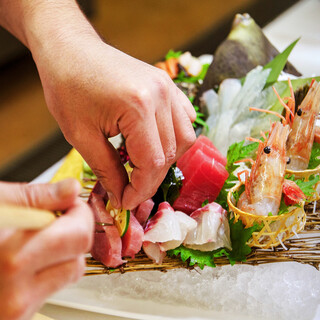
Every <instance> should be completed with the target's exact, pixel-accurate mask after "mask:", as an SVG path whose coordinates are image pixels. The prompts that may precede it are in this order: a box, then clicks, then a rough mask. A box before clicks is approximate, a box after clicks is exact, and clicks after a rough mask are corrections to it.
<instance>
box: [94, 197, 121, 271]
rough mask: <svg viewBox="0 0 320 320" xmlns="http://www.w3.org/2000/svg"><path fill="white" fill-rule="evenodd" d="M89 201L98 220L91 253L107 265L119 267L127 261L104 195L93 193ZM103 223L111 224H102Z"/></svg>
mask: <svg viewBox="0 0 320 320" xmlns="http://www.w3.org/2000/svg"><path fill="white" fill-rule="evenodd" d="M88 203H89V205H90V207H91V208H92V211H93V214H94V217H95V221H96V231H95V234H94V240H93V246H92V248H91V255H92V257H93V258H94V259H95V260H98V261H100V262H101V263H103V264H104V265H105V266H107V267H111V268H115V267H118V266H119V265H121V264H123V263H125V262H126V261H124V260H122V257H121V251H122V243H121V238H120V235H119V232H118V229H117V228H116V226H115V225H113V218H112V217H111V215H110V214H109V212H107V210H106V207H105V206H106V204H105V200H104V198H103V196H102V195H99V194H97V193H91V195H90V197H89V200H88ZM99 223H100V225H99ZM101 223H106V224H110V225H108V226H102V225H101Z"/></svg>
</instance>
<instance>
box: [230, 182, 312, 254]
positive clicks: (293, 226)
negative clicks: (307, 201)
mask: <svg viewBox="0 0 320 320" xmlns="http://www.w3.org/2000/svg"><path fill="white" fill-rule="evenodd" d="M242 185H243V184H242V183H239V184H237V185H235V186H234V187H233V188H231V189H230V191H229V192H228V198H227V201H228V205H229V209H230V211H231V212H233V214H234V217H235V222H237V221H238V220H239V219H240V220H241V221H242V223H243V224H244V225H245V226H246V227H247V228H249V227H252V226H253V225H254V224H256V223H257V224H259V225H260V226H261V228H260V229H259V230H258V231H254V232H253V233H252V237H251V238H250V239H249V241H248V245H249V246H250V247H257V248H262V249H268V248H272V247H276V246H278V245H280V244H283V241H285V240H286V239H289V238H291V237H293V236H294V235H296V234H297V233H298V232H299V231H301V230H302V229H303V228H304V225H305V223H306V213H305V211H304V202H301V203H300V207H290V208H289V212H288V213H285V214H281V215H277V216H260V215H255V214H251V213H248V212H245V211H242V210H240V209H239V208H237V207H236V203H235V199H234V197H233V193H234V192H235V191H237V190H239V188H240V187H241V186H242Z"/></svg>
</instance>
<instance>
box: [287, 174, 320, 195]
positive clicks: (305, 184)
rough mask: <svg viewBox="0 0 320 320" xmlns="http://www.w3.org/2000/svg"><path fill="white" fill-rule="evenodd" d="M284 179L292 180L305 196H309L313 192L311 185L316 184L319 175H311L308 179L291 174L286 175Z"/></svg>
mask: <svg viewBox="0 0 320 320" xmlns="http://www.w3.org/2000/svg"><path fill="white" fill-rule="evenodd" d="M286 179H288V180H292V181H294V182H295V183H296V184H297V185H298V187H299V188H300V189H301V191H302V192H303V193H304V194H305V195H306V196H311V195H312V194H313V193H314V188H313V187H314V186H315V185H316V184H317V182H318V181H319V179H320V177H319V175H311V176H310V177H309V178H308V181H306V180H305V179H295V178H294V177H293V176H291V177H287V176H286Z"/></svg>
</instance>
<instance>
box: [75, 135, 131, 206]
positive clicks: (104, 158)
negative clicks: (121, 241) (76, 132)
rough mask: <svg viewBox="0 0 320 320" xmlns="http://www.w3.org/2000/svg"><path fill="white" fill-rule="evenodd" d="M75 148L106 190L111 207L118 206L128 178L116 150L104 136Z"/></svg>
mask: <svg viewBox="0 0 320 320" xmlns="http://www.w3.org/2000/svg"><path fill="white" fill-rule="evenodd" d="M82 146H83V148H82ZM75 148H76V149H77V150H78V151H79V152H80V154H81V155H82V156H83V158H84V159H85V160H86V162H87V163H88V165H89V166H90V168H91V169H92V171H93V172H94V173H95V175H96V176H97V178H98V180H99V181H100V182H101V184H102V186H103V187H104V189H105V190H106V191H107V193H108V196H109V199H110V201H111V204H112V205H113V207H115V208H120V207H121V199H122V194H123V190H124V188H125V186H126V185H127V184H128V183H129V180H128V174H127V172H126V170H125V168H124V166H123V164H122V163H121V160H120V156H119V154H118V152H117V150H116V149H115V148H114V147H113V145H112V144H111V143H110V142H109V141H108V139H107V138H105V137H104V136H102V137H100V138H98V139H92V140H91V141H90V143H86V144H85V146H84V145H83V144H82V145H80V146H79V148H77V146H75Z"/></svg>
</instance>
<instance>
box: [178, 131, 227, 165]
mask: <svg viewBox="0 0 320 320" xmlns="http://www.w3.org/2000/svg"><path fill="white" fill-rule="evenodd" d="M198 149H200V150H202V151H203V152H204V153H205V154H207V155H208V156H210V158H213V159H215V160H217V161H218V162H220V163H221V164H222V165H224V166H225V165H226V164H227V158H226V157H225V156H224V155H222V153H221V152H220V151H219V150H218V149H217V148H216V147H215V146H214V144H213V143H212V142H211V140H210V139H209V138H208V137H206V136H203V135H200V136H199V137H198V138H197V140H196V142H195V143H194V145H193V146H192V147H191V148H190V149H189V150H188V151H187V152H185V153H184V154H183V156H182V157H181V158H180V159H179V160H178V162H177V167H178V168H179V169H180V170H183V168H184V167H185V166H186V165H187V164H188V162H189V160H190V158H191V157H192V156H193V155H194V153H195V152H196V151H197V150H198Z"/></svg>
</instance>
